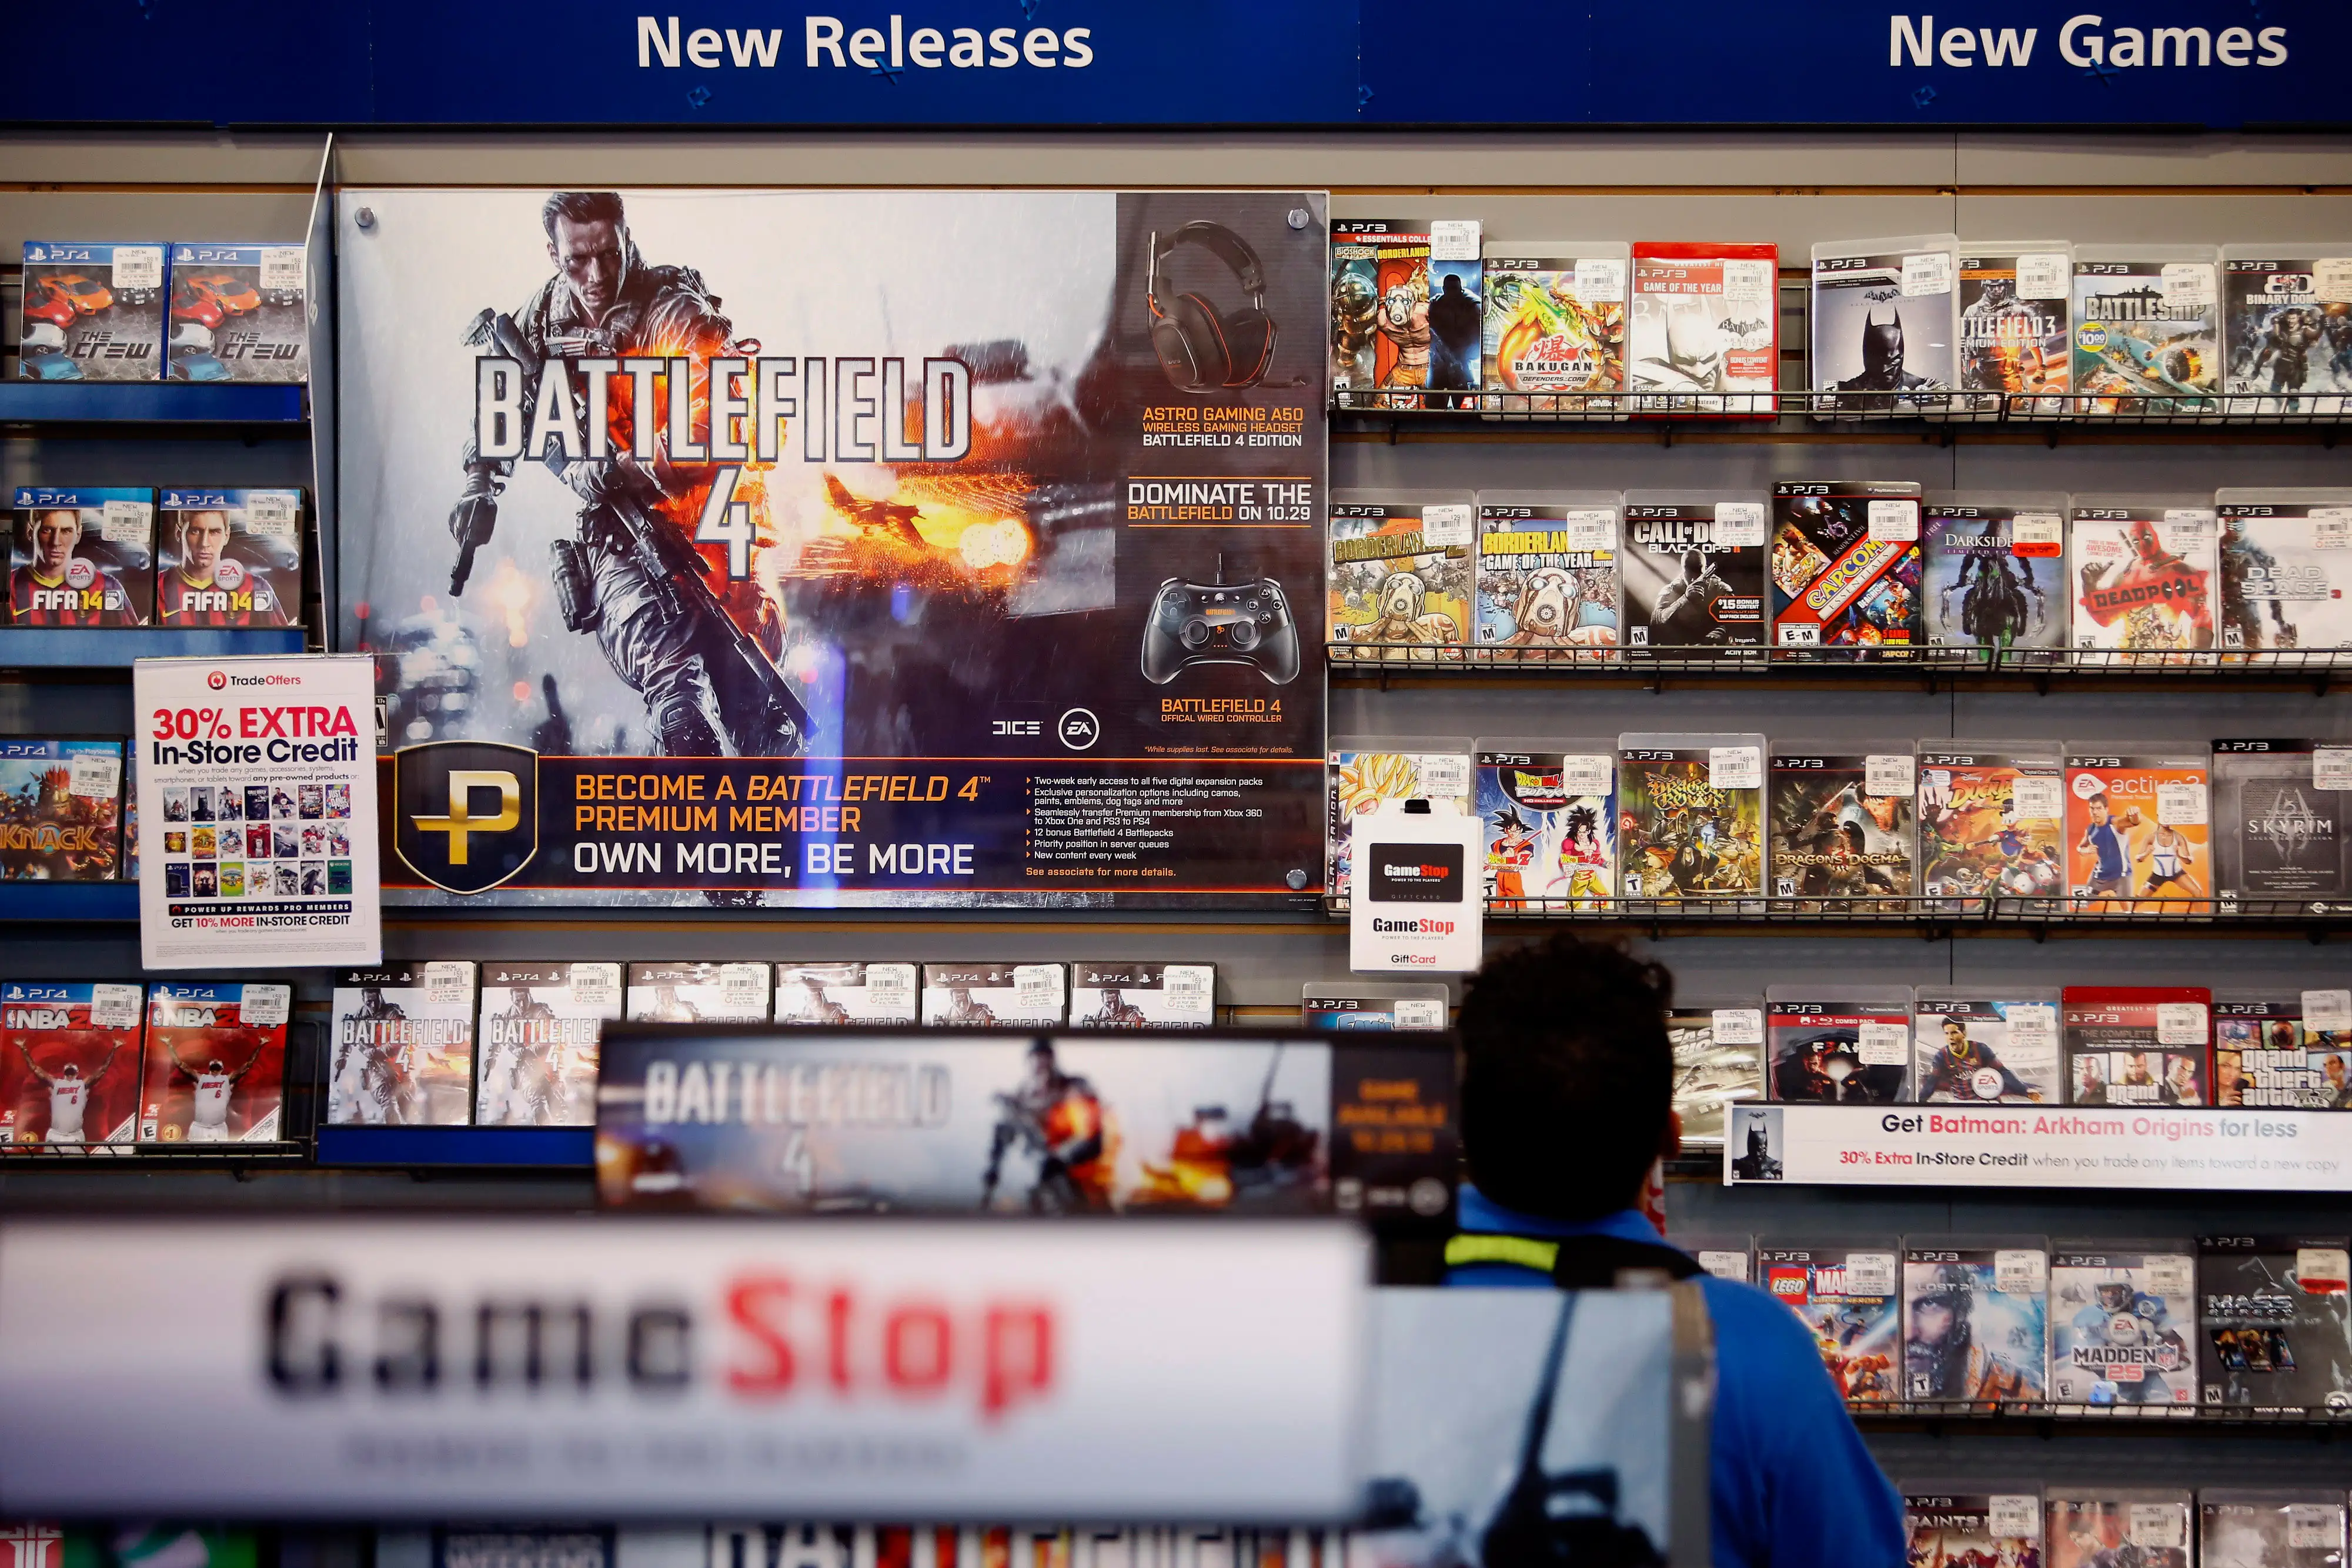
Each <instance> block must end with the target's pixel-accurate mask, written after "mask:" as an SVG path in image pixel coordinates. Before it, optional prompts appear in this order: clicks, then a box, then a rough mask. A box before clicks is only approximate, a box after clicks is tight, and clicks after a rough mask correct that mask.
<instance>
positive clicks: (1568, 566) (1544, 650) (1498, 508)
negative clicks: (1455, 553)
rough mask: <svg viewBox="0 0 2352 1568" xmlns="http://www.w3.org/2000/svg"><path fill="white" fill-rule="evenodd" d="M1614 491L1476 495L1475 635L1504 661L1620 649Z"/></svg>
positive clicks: (1618, 507) (1571, 657) (1555, 659)
mask: <svg viewBox="0 0 2352 1568" xmlns="http://www.w3.org/2000/svg"><path fill="white" fill-rule="evenodd" d="M1622 508H1623V501H1622V497H1620V496H1619V495H1618V494H1617V493H1616V492H1615V491H1613V490H1482V491H1480V492H1479V494H1478V562H1477V583H1478V602H1477V616H1476V623H1475V627H1474V633H1475V636H1476V638H1477V641H1478V646H1479V647H1480V648H1481V649H1482V650H1491V651H1492V652H1491V653H1490V654H1489V656H1490V657H1491V658H1494V659H1496V660H1497V661H1498V662H1501V663H1506V664H1562V663H1568V662H1571V661H1576V660H1581V659H1595V658H1600V657H1603V656H1605V654H1606V653H1607V652H1608V651H1609V650H1612V649H1614V648H1615V647H1616V646H1617V643H1618V633H1617V627H1618V622H1619V605H1618V580H1617V528H1618V521H1619V513H1620V512H1621V511H1622Z"/></svg>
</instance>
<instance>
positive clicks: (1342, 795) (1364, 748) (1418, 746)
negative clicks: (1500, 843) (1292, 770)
mask: <svg viewBox="0 0 2352 1568" xmlns="http://www.w3.org/2000/svg"><path fill="white" fill-rule="evenodd" d="M1330 747H1331V750H1330V755H1329V758H1328V766H1327V767H1326V768H1325V769H1324V776H1323V778H1324V783H1323V788H1324V802H1323V807H1324V815H1323V886H1324V890H1325V891H1326V892H1327V893H1328V894H1330V895H1331V896H1332V897H1334V898H1345V897H1347V896H1348V894H1349V889H1350V887H1351V886H1352V885H1353V879H1352V877H1351V875H1350V862H1351V861H1352V860H1353V858H1354V855H1355V847H1354V846H1355V837H1356V819H1357V818H1359V817H1365V816H1370V814H1371V813H1372V812H1374V811H1376V810H1380V807H1381V802H1382V801H1384V800H1427V801H1428V802H1429V805H1430V810H1433V811H1441V812H1451V813H1453V814H1454V815H1457V816H1466V815H1468V814H1469V812H1470V810H1471V793H1472V788H1471V779H1470V776H1471V771H1472V768H1471V763H1470V756H1471V752H1470V742H1469V741H1468V740H1466V739H1454V738H1453V737H1446V738H1444V739H1423V738H1418V737H1398V736H1382V737H1379V738H1377V739H1372V738H1360V737H1352V736H1336V735H1335V736H1333V737H1331V740H1330Z"/></svg>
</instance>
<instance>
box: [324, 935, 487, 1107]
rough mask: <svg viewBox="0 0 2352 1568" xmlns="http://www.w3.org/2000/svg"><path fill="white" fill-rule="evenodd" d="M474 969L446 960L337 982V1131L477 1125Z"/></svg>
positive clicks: (352, 972) (332, 1072)
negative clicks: (354, 1128) (363, 1127)
mask: <svg viewBox="0 0 2352 1568" xmlns="http://www.w3.org/2000/svg"><path fill="white" fill-rule="evenodd" d="M474 968H475V966H474V965H473V964H471V963H469V962H466V961H464V960H461V959H454V958H441V959H436V960H434V961H432V962H430V963H421V964H393V965H387V966H385V967H382V968H375V969H344V970H342V971H341V972H339V973H338V974H337V975H336V976H335V995H334V1019H335V1021H334V1033H333V1035H332V1036H331V1041H332V1043H331V1045H330V1046H329V1047H328V1050H329V1051H330V1052H331V1054H330V1055H329V1057H328V1062H327V1121H328V1123H329V1124H331V1125H333V1126H339V1127H341V1126H374V1127H462V1126H464V1125H466V1124H467V1123H468V1122H470V1121H472V1120H473V1119H474V1118H473V1098H474Z"/></svg>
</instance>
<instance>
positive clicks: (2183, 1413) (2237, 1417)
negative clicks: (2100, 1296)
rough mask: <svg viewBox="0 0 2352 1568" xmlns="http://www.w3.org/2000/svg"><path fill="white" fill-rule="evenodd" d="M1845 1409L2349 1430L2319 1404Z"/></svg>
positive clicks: (1915, 1416)
mask: <svg viewBox="0 0 2352 1568" xmlns="http://www.w3.org/2000/svg"><path fill="white" fill-rule="evenodd" d="M1846 1409H1847V1410H1848V1411H1850V1412H1852V1414H1853V1416H1854V1418H1855V1419H1856V1420H1858V1421H1863V1422H1869V1423H1876V1422H1914V1421H1933V1422H1950V1423H1958V1424H1961V1425H1963V1426H1966V1427H1971V1428H1997V1429H2007V1430H2011V1431H2014V1430H2016V1429H2017V1428H2018V1427H2021V1426H2022V1425H2025V1424H2027V1423H2037V1424H2038V1423H2043V1422H2063V1423H2066V1424H2068V1425H2076V1424H2080V1425H2084V1426H2103V1427H2135V1428H2138V1429H2142V1430H2164V1429H2173V1430H2178V1429H2179V1428H2180V1427H2201V1428H2210V1427H2271V1428H2277V1427H2340V1428H2343V1429H2345V1430H2347V1431H2352V1406H2345V1407H2344V1408H2341V1409H2331V1408H2328V1407H2326V1406H2250V1405H2155V1404H2145V1405H2061V1404H2054V1403H2043V1402H2040V1401H2032V1400H2016V1399H2005V1400H1998V1401H1990V1400H1980V1399H1979V1400H1970V1399H1908V1400H1892V1401H1876V1400H1849V1401H1847V1403H1846Z"/></svg>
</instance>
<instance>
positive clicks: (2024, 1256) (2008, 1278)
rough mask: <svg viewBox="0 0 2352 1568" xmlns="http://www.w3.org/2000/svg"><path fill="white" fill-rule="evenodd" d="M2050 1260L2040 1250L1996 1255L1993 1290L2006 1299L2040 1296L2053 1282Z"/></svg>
mask: <svg viewBox="0 0 2352 1568" xmlns="http://www.w3.org/2000/svg"><path fill="white" fill-rule="evenodd" d="M2049 1270H2050V1256H2049V1254H2048V1253H2046V1252H2043V1251H2042V1250H2041V1249H2038V1248H2032V1247H2014V1248H2012V1247H2004V1248H2001V1249H2000V1250H1998V1251H1996V1252H1995V1253H1994V1254H1993V1255H1992V1288H1993V1289H1994V1290H1996V1291H2000V1292H2001V1293H2003V1294H2004V1295H2013V1296H2039V1295H2040V1294H2042V1290H2043V1288H2044V1287H2045V1286H2047V1285H2048V1284H2049V1282H2050V1279H2049Z"/></svg>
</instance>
